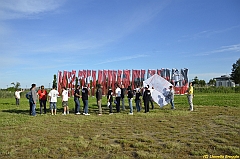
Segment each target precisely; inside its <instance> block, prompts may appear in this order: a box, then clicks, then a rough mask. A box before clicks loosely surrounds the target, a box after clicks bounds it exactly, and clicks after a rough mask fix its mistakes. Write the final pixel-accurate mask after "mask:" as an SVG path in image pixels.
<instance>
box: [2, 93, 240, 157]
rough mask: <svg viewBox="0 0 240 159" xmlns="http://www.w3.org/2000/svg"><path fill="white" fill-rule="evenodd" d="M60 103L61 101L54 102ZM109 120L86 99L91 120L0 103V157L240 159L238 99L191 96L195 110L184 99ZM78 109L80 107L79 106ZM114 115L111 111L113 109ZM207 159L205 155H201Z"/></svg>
mask: <svg viewBox="0 0 240 159" xmlns="http://www.w3.org/2000/svg"><path fill="white" fill-rule="evenodd" d="M59 101H60V100H59ZM125 103H126V105H127V107H126V108H127V110H126V111H122V112H121V113H118V114H117V113H115V114H113V115H108V108H107V106H106V99H105V98H104V99H103V110H104V111H103V112H104V114H103V115H102V116H98V115H97V113H98V112H97V110H98V108H97V105H96V99H95V98H94V97H90V99H89V106H90V108H89V110H90V114H91V115H90V116H83V115H74V114H73V110H74V102H73V98H70V99H69V106H70V114H69V115H66V116H63V115H61V114H62V113H61V112H62V107H61V103H60V102H58V114H57V115H56V116H51V115H50V113H48V114H46V115H39V104H38V105H37V113H38V114H37V116H36V117H32V116H29V106H28V101H27V99H25V98H21V100H20V106H16V105H15V99H14V98H12V99H10V98H5V99H0V158H1V159H5V158H14V159H15V158H24V159H25V158H68V159H77V158H106V159H108V158H109V159H110V158H113V159H118V158H124V159H127V158H139V159H144V158H152V159H155V158H204V157H206V158H213V157H215V156H219V157H221V156H220V155H222V156H224V157H226V156H225V155H229V156H231V157H240V150H239V147H240V94H239V93H238V94H237V93H231V94H220V93H218V94H210V93H209V94H196V95H195V97H194V111H193V112H190V111H188V108H189V106H188V103H187V99H186V96H175V106H176V110H171V109H170V105H167V106H165V107H164V108H163V109H160V108H159V107H158V106H157V105H155V109H153V110H150V113H147V114H145V113H143V110H142V112H139V113H137V112H136V109H135V104H134V115H128V112H129V108H128V104H127V100H126V101H125ZM81 109H82V102H81ZM114 111H115V106H114ZM205 155H206V156H205Z"/></svg>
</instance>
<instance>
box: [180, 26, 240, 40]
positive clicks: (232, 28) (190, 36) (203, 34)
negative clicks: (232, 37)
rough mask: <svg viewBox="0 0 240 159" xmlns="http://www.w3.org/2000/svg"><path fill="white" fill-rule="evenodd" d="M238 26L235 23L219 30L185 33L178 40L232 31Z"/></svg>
mask: <svg viewBox="0 0 240 159" xmlns="http://www.w3.org/2000/svg"><path fill="white" fill-rule="evenodd" d="M238 28H240V25H236V26H231V27H229V28H224V29H220V30H204V31H200V32H198V33H195V34H193V35H185V36H183V37H182V39H180V40H179V41H182V40H184V39H185V40H193V39H194V40H195V39H199V38H206V37H207V38H208V37H210V36H213V35H216V34H222V33H225V32H229V31H232V30H234V29H238Z"/></svg>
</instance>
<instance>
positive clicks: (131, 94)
mask: <svg viewBox="0 0 240 159" xmlns="http://www.w3.org/2000/svg"><path fill="white" fill-rule="evenodd" d="M127 97H128V103H129V108H130V113H129V115H133V106H132V99H133V92H132V89H131V86H128V89H127Z"/></svg>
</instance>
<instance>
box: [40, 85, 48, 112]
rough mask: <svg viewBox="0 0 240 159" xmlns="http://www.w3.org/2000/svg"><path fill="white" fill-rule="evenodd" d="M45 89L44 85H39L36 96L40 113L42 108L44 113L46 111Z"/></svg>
mask: <svg viewBox="0 0 240 159" xmlns="http://www.w3.org/2000/svg"><path fill="white" fill-rule="evenodd" d="M47 95H48V93H47V91H46V90H45V89H44V86H41V89H40V90H38V98H39V103H40V114H42V113H43V111H42V109H43V108H44V114H46V113H47V110H46V102H47Z"/></svg>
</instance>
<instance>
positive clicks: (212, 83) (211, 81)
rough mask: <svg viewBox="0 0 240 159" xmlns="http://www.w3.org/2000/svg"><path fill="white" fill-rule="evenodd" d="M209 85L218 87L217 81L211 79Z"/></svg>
mask: <svg viewBox="0 0 240 159" xmlns="http://www.w3.org/2000/svg"><path fill="white" fill-rule="evenodd" d="M208 84H209V85H211V86H215V85H216V80H215V79H210V80H209V82H208Z"/></svg>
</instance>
